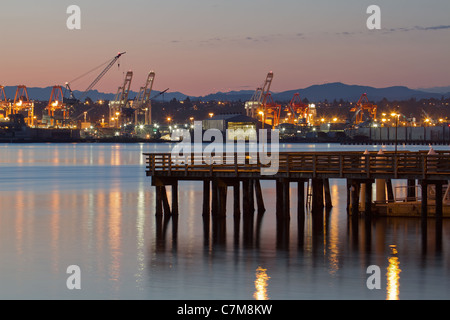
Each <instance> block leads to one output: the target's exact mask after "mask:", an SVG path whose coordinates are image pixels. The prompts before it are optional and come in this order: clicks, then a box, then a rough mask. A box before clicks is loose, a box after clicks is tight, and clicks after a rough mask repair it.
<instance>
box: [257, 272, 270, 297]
mask: <svg viewBox="0 0 450 320" xmlns="http://www.w3.org/2000/svg"><path fill="white" fill-rule="evenodd" d="M266 271H267V269H263V268H261V267H258V269H256V280H255V288H256V291H255V293H254V294H253V297H254V298H255V299H256V300H269V297H268V296H267V280H269V279H270V277H269V276H268V275H267V273H266Z"/></svg>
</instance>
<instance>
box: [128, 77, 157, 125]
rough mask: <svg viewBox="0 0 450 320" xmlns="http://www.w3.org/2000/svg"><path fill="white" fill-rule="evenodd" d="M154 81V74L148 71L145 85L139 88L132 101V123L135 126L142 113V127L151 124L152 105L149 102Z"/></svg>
mask: <svg viewBox="0 0 450 320" xmlns="http://www.w3.org/2000/svg"><path fill="white" fill-rule="evenodd" d="M154 81H155V72H154V71H150V72H149V73H148V76H147V81H146V82H145V85H144V86H143V87H141V88H140V90H139V93H138V94H137V96H136V98H135V99H134V101H133V105H132V107H133V109H134V110H135V112H134V116H135V119H134V123H135V124H136V125H137V124H138V122H139V119H138V116H139V113H141V112H142V111H143V112H144V122H143V124H144V125H148V124H150V123H151V122H152V104H151V101H150V94H151V93H152V89H153V82H154Z"/></svg>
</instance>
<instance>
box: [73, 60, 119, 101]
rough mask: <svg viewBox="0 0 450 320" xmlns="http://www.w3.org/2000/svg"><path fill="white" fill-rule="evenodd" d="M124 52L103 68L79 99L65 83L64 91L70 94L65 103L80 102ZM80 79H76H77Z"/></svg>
mask: <svg viewBox="0 0 450 320" xmlns="http://www.w3.org/2000/svg"><path fill="white" fill-rule="evenodd" d="M125 53H126V52H119V53H118V54H117V55H116V56H115V57H114V58H113V59H112V60H111V61H110V62H109V63H108V65H107V66H106V67H105V69H103V70H102V72H100V74H99V75H98V76H97V78H95V79H94V81H92V83H91V84H90V85H89V86H88V87H87V89H86V90H84V92H83V94H82V95H81V98H80V99H76V98H75V96H74V94H73V92H72V89H71V88H70V86H69V83H68V82H66V89H67V90H69V92H70V97H69V99H66V101H67V102H68V103H69V104H74V103H76V102H78V101H80V100H82V98H84V97H85V96H86V94H87V93H88V92H89V90H91V89H92V88H93V87H94V86H95V85H96V84H97V83H98V82H99V81H100V80H101V79H102V78H103V76H104V75H105V74H106V73H107V72H108V71H109V69H111V68H112V66H113V65H114V64H115V63H116V62H117V60H119V58H120V57H121V56H122V55H124V54H125ZM79 78H80V77H78V78H77V79H79Z"/></svg>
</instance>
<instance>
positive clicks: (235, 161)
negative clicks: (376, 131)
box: [144, 151, 450, 180]
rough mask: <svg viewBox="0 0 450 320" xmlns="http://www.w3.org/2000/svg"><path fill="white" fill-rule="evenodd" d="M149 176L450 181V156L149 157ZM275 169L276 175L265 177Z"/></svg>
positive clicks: (340, 154) (336, 153)
mask: <svg viewBox="0 0 450 320" xmlns="http://www.w3.org/2000/svg"><path fill="white" fill-rule="evenodd" d="M144 155H145V156H146V157H147V175H148V176H160V177H170V176H173V177H177V178H178V179H183V178H193V177H199V178H207V177H209V176H210V177H214V176H216V177H243V178H244V177H249V178H252V177H254V178H257V177H259V178H263V179H271V178H280V177H286V178H362V179H364V178H367V179H376V178H378V179H431V180H448V179H450V152H442V151H441V152H436V154H433V155H431V154H427V153H426V152H398V153H394V152H386V153H385V154H377V153H369V154H365V153H363V152H280V153H278V154H277V155H271V156H270V157H267V156H266V157H261V156H260V155H259V154H256V153H255V154H254V155H252V154H249V153H246V154H244V153H242V154H241V153H233V154H223V155H215V156H214V155H213V156H205V155H204V154H195V153H191V154H188V155H173V154H171V153H146V154H144ZM267 168H273V171H272V172H273V174H269V175H267V174H266V175H264V176H263V175H261V171H262V170H263V169H267Z"/></svg>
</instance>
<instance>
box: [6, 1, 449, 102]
mask: <svg viewBox="0 0 450 320" xmlns="http://www.w3.org/2000/svg"><path fill="white" fill-rule="evenodd" d="M373 4H375V5H378V6H379V7H380V9H381V29H379V30H369V29H368V28H367V24H366V21H367V19H368V18H369V17H370V14H368V13H367V12H366V11H367V8H368V7H369V6H370V5H373ZM70 5H77V6H79V7H80V10H81V15H80V21H81V29H80V30H69V29H68V28H67V24H66V22H67V20H68V18H69V17H70V14H67V12H66V10H67V7H69V6H70ZM0 27H1V30H2V35H1V43H2V48H1V49H0V50H1V51H0V57H1V59H0V84H1V85H4V86H15V85H19V84H24V85H26V86H28V87H47V86H52V85H64V83H65V82H70V84H71V87H72V89H74V90H80V91H84V89H86V88H87V87H88V85H89V84H90V83H91V82H92V81H93V80H94V78H95V77H96V76H97V75H98V74H99V73H100V71H101V70H102V68H100V69H96V70H95V71H93V72H91V73H89V74H87V75H86V76H84V77H82V78H81V79H79V80H76V81H74V82H72V80H74V79H76V78H78V77H79V76H81V75H83V74H85V73H86V72H88V71H90V70H92V69H93V68H95V67H97V66H99V65H101V64H103V63H106V62H108V61H109V60H111V59H112V58H113V57H114V56H115V55H116V54H117V53H118V52H119V51H120V52H124V51H125V52H126V54H125V55H124V56H123V57H122V58H121V59H120V64H117V65H115V66H114V67H113V68H111V70H110V71H109V72H108V73H107V75H106V76H105V77H104V78H103V79H102V80H101V81H100V82H99V83H98V84H97V85H96V87H95V88H94V89H97V90H99V91H101V92H108V93H115V92H116V91H117V88H118V87H119V86H120V85H121V84H122V82H123V78H124V74H125V73H126V72H127V71H128V70H132V71H133V81H132V84H131V89H132V90H134V91H138V90H139V88H140V87H141V86H142V85H143V84H144V82H145V80H146V77H147V74H148V72H149V71H151V70H153V71H155V73H156V78H155V83H154V89H155V90H164V89H166V88H169V90H170V91H172V92H174V91H179V92H182V93H184V94H187V95H191V96H201V95H206V94H209V93H215V92H218V91H221V92H227V91H232V90H255V89H256V88H257V87H258V86H260V85H261V84H262V83H263V82H264V79H265V77H266V75H267V73H268V72H269V71H272V72H273V73H274V79H273V82H272V87H271V89H272V91H273V92H281V91H286V90H296V89H302V88H306V87H309V86H311V85H315V84H323V83H329V82H343V83H346V84H358V85H368V86H373V87H378V88H382V87H388V86H393V85H401V86H407V87H410V88H413V89H415V88H429V87H436V86H449V85H450V76H449V75H450V63H449V59H450V41H449V40H450V1H448V0H428V1H426V0H370V1H365V0H340V1H336V0H315V1H304V0H127V1H117V0H108V1H106V0H95V1H85V0H59V1H56V0H34V1H31V0H24V1H9V0H2V4H1V10H0Z"/></svg>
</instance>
